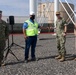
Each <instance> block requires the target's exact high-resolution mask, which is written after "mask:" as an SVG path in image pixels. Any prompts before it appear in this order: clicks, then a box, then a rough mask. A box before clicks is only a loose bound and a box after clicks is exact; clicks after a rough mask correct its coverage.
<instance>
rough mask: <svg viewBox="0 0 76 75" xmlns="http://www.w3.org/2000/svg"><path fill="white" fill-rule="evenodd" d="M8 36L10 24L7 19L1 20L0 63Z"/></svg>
mask: <svg viewBox="0 0 76 75" xmlns="http://www.w3.org/2000/svg"><path fill="white" fill-rule="evenodd" d="M7 38H8V26H7V24H6V22H5V21H3V20H1V21H0V63H1V62H2V60H3V57H4V56H3V54H4V48H5V46H6V39H7Z"/></svg>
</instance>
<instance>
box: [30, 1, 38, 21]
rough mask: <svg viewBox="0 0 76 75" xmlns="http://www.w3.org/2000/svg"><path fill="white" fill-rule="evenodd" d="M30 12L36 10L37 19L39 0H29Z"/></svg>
mask: <svg viewBox="0 0 76 75" xmlns="http://www.w3.org/2000/svg"><path fill="white" fill-rule="evenodd" d="M29 9H30V10H29V13H30V12H31V11H33V12H35V16H36V18H35V20H36V21H37V0H29Z"/></svg>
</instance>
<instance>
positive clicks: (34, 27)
mask: <svg viewBox="0 0 76 75" xmlns="http://www.w3.org/2000/svg"><path fill="white" fill-rule="evenodd" d="M25 22H27V23H28V28H27V29H26V35H27V36H35V35H38V23H36V22H35V23H34V24H33V23H32V22H30V20H27V21H25Z"/></svg>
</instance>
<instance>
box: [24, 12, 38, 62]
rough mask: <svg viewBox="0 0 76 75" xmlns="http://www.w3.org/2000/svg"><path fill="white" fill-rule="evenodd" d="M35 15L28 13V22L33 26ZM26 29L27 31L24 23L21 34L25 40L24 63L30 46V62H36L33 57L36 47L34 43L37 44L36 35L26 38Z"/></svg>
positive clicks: (26, 60)
mask: <svg viewBox="0 0 76 75" xmlns="http://www.w3.org/2000/svg"><path fill="white" fill-rule="evenodd" d="M34 19H35V13H34V12H31V13H30V19H29V21H30V22H31V23H32V24H33V25H35V23H36V22H35V21H34ZM26 29H28V23H27V22H26V21H25V22H24V24H23V34H24V38H25V43H26V44H25V62H26V63H27V62H28V58H29V49H30V46H31V60H32V61H35V60H36V56H35V47H36V43H37V35H35V36H27V35H26Z"/></svg>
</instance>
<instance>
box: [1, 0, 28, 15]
mask: <svg viewBox="0 0 76 75" xmlns="http://www.w3.org/2000/svg"><path fill="white" fill-rule="evenodd" d="M28 8H29V2H28V0H5V1H4V0H2V1H0V9H1V10H3V12H4V13H3V14H4V15H11V14H14V15H20V16H21V15H22V16H23V15H28V11H29V10H28Z"/></svg>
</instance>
